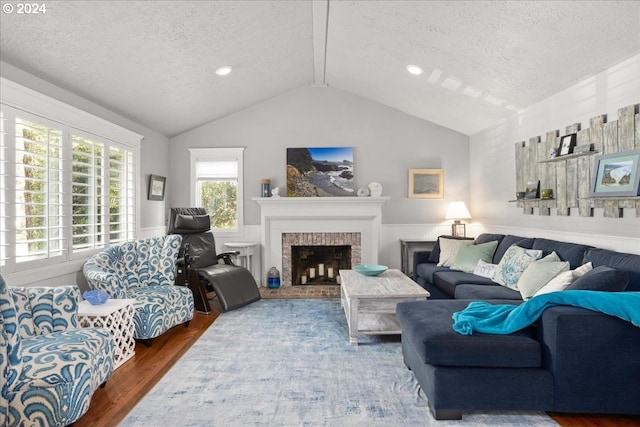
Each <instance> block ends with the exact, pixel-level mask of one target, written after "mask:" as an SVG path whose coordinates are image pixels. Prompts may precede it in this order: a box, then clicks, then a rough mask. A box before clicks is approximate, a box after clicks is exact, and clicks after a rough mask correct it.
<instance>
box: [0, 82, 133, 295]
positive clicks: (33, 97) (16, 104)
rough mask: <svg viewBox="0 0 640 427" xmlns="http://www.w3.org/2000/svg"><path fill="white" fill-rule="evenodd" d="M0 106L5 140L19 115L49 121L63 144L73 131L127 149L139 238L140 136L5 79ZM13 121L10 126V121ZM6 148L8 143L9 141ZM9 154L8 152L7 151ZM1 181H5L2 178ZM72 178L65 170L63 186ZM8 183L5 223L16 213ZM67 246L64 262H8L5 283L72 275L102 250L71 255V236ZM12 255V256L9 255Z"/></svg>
mask: <svg viewBox="0 0 640 427" xmlns="http://www.w3.org/2000/svg"><path fill="white" fill-rule="evenodd" d="M0 95H1V96H0V103H1V104H2V108H3V110H5V112H6V113H7V114H6V116H5V117H4V120H5V129H4V131H5V132H6V135H5V137H8V138H14V137H15V132H13V133H11V131H14V130H15V117H16V115H17V116H20V115H21V114H25V113H26V114H27V115H32V116H35V117H36V118H39V119H41V120H42V121H52V122H54V123H56V125H59V126H61V127H62V128H63V141H64V144H69V146H70V138H71V133H72V132H73V131H76V132H83V133H87V134H89V135H93V136H94V137H96V138H101V139H104V140H106V141H108V143H109V144H110V145H112V146H114V147H120V148H125V149H126V150H129V151H131V153H132V154H133V156H134V162H133V167H134V170H135V177H134V178H135V179H134V181H133V182H134V185H135V188H136V194H135V213H134V215H135V225H134V233H135V234H136V235H138V234H139V233H140V211H141V206H140V202H141V197H140V189H141V180H140V147H141V141H142V139H143V136H142V135H140V134H137V133H135V132H132V131H130V130H128V129H125V128H123V127H121V126H118V125H116V124H114V123H111V122H109V121H107V120H105V119H102V118H100V117H98V116H95V115H93V114H91V113H88V112H86V111H83V110H80V109H78V108H76V107H73V106H71V105H69V104H66V103H64V102H61V101H58V100H57V99H54V98H51V97H49V96H47V95H44V94H42V93H40V92H37V91H35V90H33V89H29V88H27V87H25V86H22V85H19V84H17V83H15V82H13V81H11V80H7V79H5V78H4V77H0ZM12 120H13V123H12V122H11V121H12ZM9 141H11V139H9ZM9 146H11V143H10V142H9ZM8 151H11V150H8ZM70 155H71V154H70V151H67V154H66V155H65V160H66V161H68V160H70ZM7 156H8V158H7V159H5V160H7V161H10V160H12V159H13V158H14V156H15V154H12V153H7ZM1 179H6V178H5V177H2V178H1ZM70 179H71V174H70V171H65V175H64V183H65V185H67V184H69V182H70V181H69V180H70ZM5 184H7V185H6V186H5V187H4V189H6V190H7V194H6V197H7V199H6V200H5V202H6V204H7V206H8V208H7V210H8V212H6V214H7V216H8V217H7V218H6V220H8V221H10V220H11V218H10V215H9V214H11V213H12V212H14V211H15V208H14V207H12V206H11V204H12V203H14V202H15V200H14V196H13V195H12V194H11V193H12V192H11V191H10V188H11V185H8V184H9V183H5ZM63 196H64V197H65V198H67V200H69V199H70V197H71V194H70V189H68V188H65V190H64V193H63ZM67 209H68V210H67V214H68V213H70V210H71V205H70V204H68V205H67ZM66 237H69V239H68V242H67V244H66V245H65V248H64V249H65V255H64V261H62V262H60V261H61V260H60V259H58V258H56V259H48V260H41V261H42V262H43V264H39V263H33V264H31V263H29V264H28V265H26V264H25V265H24V266H21V267H26V268H23V269H21V271H18V270H17V269H16V268H15V267H16V264H15V261H14V262H13V263H9V265H10V266H12V267H11V268H10V269H9V268H7V267H8V266H7V265H5V268H7V271H6V273H7V274H6V276H7V277H6V278H7V280H11V281H12V282H16V283H20V282H24V281H28V282H31V280H32V279H33V278H34V277H33V276H34V273H35V275H36V276H38V277H42V276H45V275H46V277H47V278H53V277H56V276H61V275H63V274H68V273H72V272H73V271H77V263H78V262H83V261H84V260H86V259H87V257H89V256H90V255H92V254H93V253H96V252H99V251H100V250H101V249H96V250H92V251H86V252H82V253H77V254H73V253H72V250H71V246H70V245H71V240H72V239H70V235H69V236H66ZM7 243H8V244H9V245H13V244H15V242H14V241H13V238H8V239H7ZM7 249H8V250H7V256H8V257H9V258H11V257H12V256H13V255H15V254H14V252H13V251H14V249H12V248H11V247H9V248H7ZM12 254H13V255H12Z"/></svg>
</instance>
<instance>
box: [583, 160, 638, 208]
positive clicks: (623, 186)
mask: <svg viewBox="0 0 640 427" xmlns="http://www.w3.org/2000/svg"><path fill="white" fill-rule="evenodd" d="M639 164H640V150H632V151H623V152H620V153H613V154H605V155H603V156H598V157H596V162H595V169H594V171H593V182H592V183H591V197H635V196H638V195H640V168H639Z"/></svg>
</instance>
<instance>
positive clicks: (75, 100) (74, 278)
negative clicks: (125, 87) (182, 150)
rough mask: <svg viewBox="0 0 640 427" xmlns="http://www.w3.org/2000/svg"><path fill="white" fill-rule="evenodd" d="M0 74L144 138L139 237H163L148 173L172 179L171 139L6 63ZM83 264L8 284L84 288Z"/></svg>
mask: <svg viewBox="0 0 640 427" xmlns="http://www.w3.org/2000/svg"><path fill="white" fill-rule="evenodd" d="M0 75H2V77H4V78H6V79H8V80H11V81H14V82H15V83H18V84H20V85H22V86H25V87H28V88H30V89H33V90H35V91H38V92H40V93H42V94H44V95H47V96H50V97H52V98H55V99H57V100H59V101H61V102H64V103H66V104H69V105H72V106H74V107H76V108H79V109H81V110H83V111H86V112H88V113H91V114H93V115H95V116H98V117H101V118H103V119H105V120H108V121H110V122H112V123H115V124H117V125H119V126H122V127H124V128H126V129H129V130H131V131H133V132H136V133H138V134H141V135H143V136H144V140H143V141H142V145H141V149H140V157H141V160H140V173H139V179H140V181H139V182H140V188H141V193H140V198H139V202H140V222H139V226H140V233H139V235H140V237H147V236H152V235H157V234H164V233H165V231H166V226H165V210H167V209H168V208H166V207H165V206H168V204H167V201H166V200H167V198H166V197H165V201H162V202H161V201H150V200H147V186H148V180H149V174H151V173H153V174H156V175H163V176H167V177H168V180H170V179H171V177H170V171H171V169H170V164H169V138H167V137H166V136H164V135H161V134H160V133H158V132H156V131H154V130H152V129H149V128H147V127H145V126H143V125H141V124H139V123H136V122H134V121H132V120H130V119H127V118H125V117H123V116H121V115H119V114H117V113H114V112H113V111H110V110H108V109H107V108H105V107H103V106H101V105H99V104H98V103H95V102H93V101H90V100H88V99H85V98H82V97H81V96H78V95H76V94H74V93H72V92H69V91H67V90H65V89H63V88H61V87H59V86H56V85H54V84H51V83H49V82H47V81H45V80H43V79H41V78H39V77H37V76H34V75H32V74H29V73H27V72H25V71H23V70H20V69H18V68H16V67H14V66H12V65H10V64H7V63H5V62H0ZM82 264H83V261H76V262H69V263H67V264H64V265H58V266H55V267H53V268H46V269H41V270H36V271H30V272H23V273H18V274H17V275H14V276H16V277H10V276H7V277H6V279H7V281H8V283H9V285H12V286H18V285H30V284H41V285H52V286H54V285H63V284H74V283H78V284H79V285H81V286H82V285H83V281H84V277H83V275H82V272H81V269H82Z"/></svg>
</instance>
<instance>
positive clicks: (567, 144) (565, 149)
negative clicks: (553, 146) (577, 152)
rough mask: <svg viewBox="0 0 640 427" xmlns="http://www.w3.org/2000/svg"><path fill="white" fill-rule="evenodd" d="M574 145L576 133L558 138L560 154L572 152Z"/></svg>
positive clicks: (564, 154)
mask: <svg viewBox="0 0 640 427" xmlns="http://www.w3.org/2000/svg"><path fill="white" fill-rule="evenodd" d="M575 146H576V134H575V133H572V134H571V135H565V136H563V137H562V138H561V139H560V150H559V151H560V155H561V156H566V155H567V154H571V153H573V147H575Z"/></svg>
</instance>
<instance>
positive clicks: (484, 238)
mask: <svg viewBox="0 0 640 427" xmlns="http://www.w3.org/2000/svg"><path fill="white" fill-rule="evenodd" d="M502 239H504V234H490V233H482V234H480V235H479V236H478V237H476V240H475V242H474V243H475V244H476V245H479V244H482V243H487V242H493V241H495V242H498V244H500V242H501V241H502Z"/></svg>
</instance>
